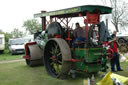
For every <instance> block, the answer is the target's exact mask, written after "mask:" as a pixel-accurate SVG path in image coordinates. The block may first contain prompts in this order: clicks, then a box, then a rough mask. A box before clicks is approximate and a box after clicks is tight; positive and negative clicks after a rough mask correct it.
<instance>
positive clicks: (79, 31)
mask: <svg viewBox="0 0 128 85" xmlns="http://www.w3.org/2000/svg"><path fill="white" fill-rule="evenodd" d="M75 25H76V28H75V30H74V31H73V36H74V37H75V40H74V41H73V44H72V45H73V46H74V45H75V42H82V43H84V42H85V39H86V31H85V29H83V28H81V27H80V25H79V23H76V24H75Z"/></svg>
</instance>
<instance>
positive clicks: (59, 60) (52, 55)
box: [44, 39, 71, 79]
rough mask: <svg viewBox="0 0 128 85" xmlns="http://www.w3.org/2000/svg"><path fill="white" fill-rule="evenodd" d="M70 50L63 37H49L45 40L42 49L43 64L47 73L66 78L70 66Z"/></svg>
mask: <svg viewBox="0 0 128 85" xmlns="http://www.w3.org/2000/svg"><path fill="white" fill-rule="evenodd" d="M69 59H71V51H70V48H69V46H68V44H67V43H66V41H65V40H63V39H51V40H49V41H48V42H47V44H46V46H45V51H44V65H45V67H46V70H47V72H48V74H50V75H51V76H53V77H56V78H60V79H64V78H66V76H67V74H68V72H69V70H70V68H71V62H70V61H68V60H69Z"/></svg>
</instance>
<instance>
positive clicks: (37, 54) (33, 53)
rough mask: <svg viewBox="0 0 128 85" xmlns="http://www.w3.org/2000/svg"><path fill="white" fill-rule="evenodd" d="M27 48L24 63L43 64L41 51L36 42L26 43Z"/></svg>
mask: <svg viewBox="0 0 128 85" xmlns="http://www.w3.org/2000/svg"><path fill="white" fill-rule="evenodd" d="M27 50H28V51H27V56H28V57H29V59H26V64H27V65H28V66H39V65H43V51H42V50H41V49H40V48H39V46H38V45H37V44H33V45H28V47H27Z"/></svg>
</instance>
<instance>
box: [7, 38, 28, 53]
mask: <svg viewBox="0 0 128 85" xmlns="http://www.w3.org/2000/svg"><path fill="white" fill-rule="evenodd" d="M27 42H29V40H28V39H24V38H16V39H9V42H8V45H9V51H10V53H11V54H12V55H13V54H21V53H24V44H25V43H27Z"/></svg>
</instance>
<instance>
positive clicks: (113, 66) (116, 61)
mask: <svg viewBox="0 0 128 85" xmlns="http://www.w3.org/2000/svg"><path fill="white" fill-rule="evenodd" d="M116 33H117V32H116V31H114V32H113V34H112V35H111V37H112V39H113V40H112V41H110V43H111V44H113V46H112V50H113V52H114V57H113V59H111V60H110V64H111V71H112V72H116V70H115V65H116V67H117V71H123V69H121V67H120V61H119V54H118V52H117V46H119V44H118V42H117V39H116Z"/></svg>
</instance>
